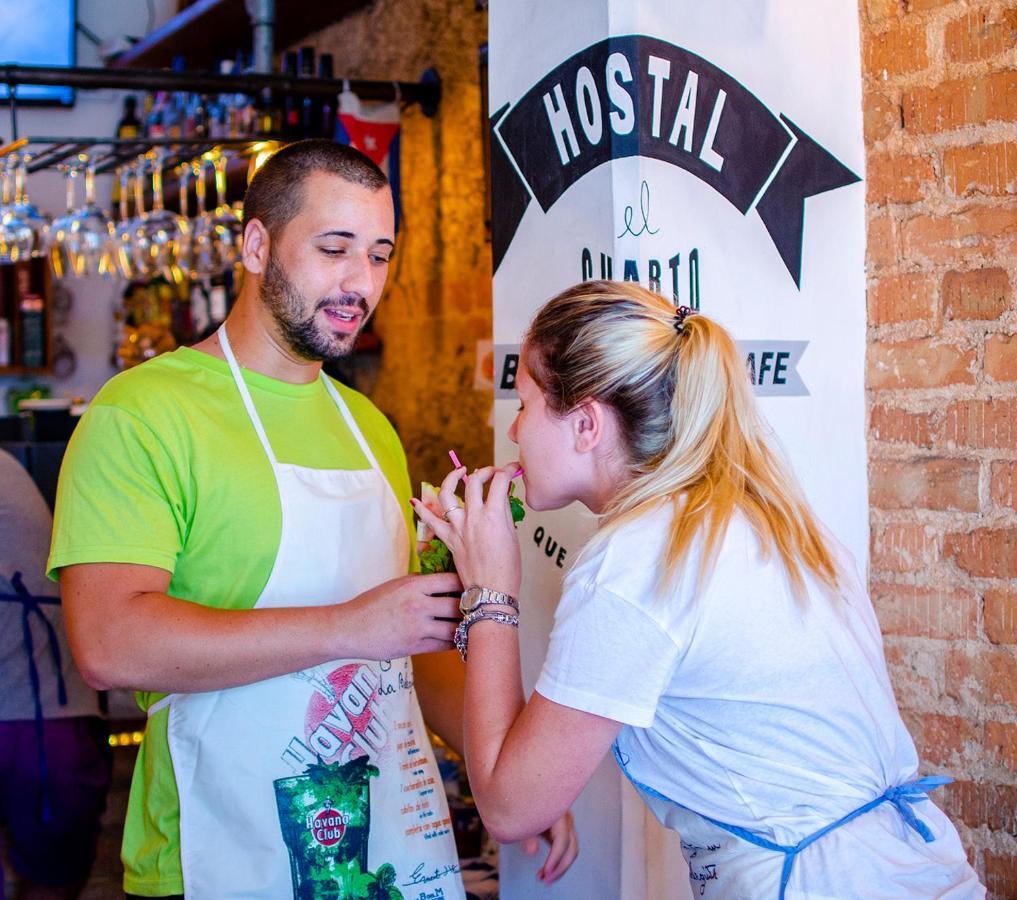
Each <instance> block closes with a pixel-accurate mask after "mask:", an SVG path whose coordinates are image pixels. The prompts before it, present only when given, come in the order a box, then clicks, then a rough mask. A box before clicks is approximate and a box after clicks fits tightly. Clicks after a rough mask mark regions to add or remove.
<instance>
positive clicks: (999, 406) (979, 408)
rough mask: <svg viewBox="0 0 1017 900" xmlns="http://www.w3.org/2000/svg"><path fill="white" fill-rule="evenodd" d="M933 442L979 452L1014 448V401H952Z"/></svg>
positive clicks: (1016, 438) (1016, 437) (1016, 433)
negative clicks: (969, 448) (973, 449)
mask: <svg viewBox="0 0 1017 900" xmlns="http://www.w3.org/2000/svg"><path fill="white" fill-rule="evenodd" d="M934 437H935V438H936V443H940V442H943V443H945V444H946V446H948V447H951V446H958V447H972V448H975V449H979V450H985V449H989V448H996V449H1002V450H1012V449H1013V448H1014V447H1017V399H1014V398H1001V399H994V400H956V401H954V402H953V403H951V404H949V405H948V406H947V408H946V415H945V416H944V417H943V421H942V425H941V427H940V433H939V434H938V435H935V436H934Z"/></svg>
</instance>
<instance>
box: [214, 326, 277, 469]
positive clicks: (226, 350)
mask: <svg viewBox="0 0 1017 900" xmlns="http://www.w3.org/2000/svg"><path fill="white" fill-rule="evenodd" d="M218 334H219V343H220V344H222V352H223V355H224V356H225V357H226V362H227V363H228V364H229V367H230V373H231V374H232V375H233V380H234V381H235V382H236V384H237V390H238V391H240V397H241V399H242V400H243V401H244V407H245V408H246V409H247V416H248V418H249V419H250V420H251V424H252V425H253V426H254V430H255V431H256V432H257V433H258V440H259V441H261V446H262V447H263V448H264V450H265V455H266V456H267V457H268V461H269V462H270V463H271V464H272V468H273V469H276V468H278V466H279V461H278V460H277V459H276V458H275V453H274V452H273V451H272V445H271V444H270V443H269V442H268V435H267V434H265V428H264V426H263V425H262V424H261V416H259V415H258V411H257V410H256V409H255V408H254V401H253V400H252V399H251V392H250V391H249V390H248V389H247V382H245V381H244V376H243V375H242V374H241V373H240V364H239V363H238V362H237V358H236V356H235V355H234V353H233V347H231V346H230V339H229V337H227V335H226V324H225V323H223V324H222V325H220V326H219V332H218Z"/></svg>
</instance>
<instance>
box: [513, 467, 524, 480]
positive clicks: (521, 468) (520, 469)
mask: <svg viewBox="0 0 1017 900" xmlns="http://www.w3.org/2000/svg"><path fill="white" fill-rule="evenodd" d="M522 474H523V467H522V466H520V467H519V468H518V469H516V471H515V474H514V475H513V476H512V477H513V478H518V477H519V476H520V475H522Z"/></svg>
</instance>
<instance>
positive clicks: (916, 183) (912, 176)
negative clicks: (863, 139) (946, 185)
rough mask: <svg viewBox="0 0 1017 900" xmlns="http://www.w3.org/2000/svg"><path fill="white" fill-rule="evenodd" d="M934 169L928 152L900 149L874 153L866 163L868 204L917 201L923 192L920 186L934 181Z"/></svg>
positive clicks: (923, 194)
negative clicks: (908, 152) (903, 152)
mask: <svg viewBox="0 0 1017 900" xmlns="http://www.w3.org/2000/svg"><path fill="white" fill-rule="evenodd" d="M935 179H936V173H935V170H934V169H933V165H932V159H931V158H930V157H928V156H903V155H901V154H899V153H881V154H873V155H870V156H869V158H868V162H867V165H866V180H867V186H866V197H867V199H868V202H869V203H870V204H876V205H879V206H882V205H883V204H885V203H916V202H917V201H919V200H921V199H922V198H923V197H924V196H925V191H924V190H923V186H924V185H926V184H929V183H934V182H935Z"/></svg>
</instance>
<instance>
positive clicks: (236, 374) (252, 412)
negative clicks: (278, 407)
mask: <svg viewBox="0 0 1017 900" xmlns="http://www.w3.org/2000/svg"><path fill="white" fill-rule="evenodd" d="M218 335H219V343H220V344H222V352H223V355H224V356H225V357H226V362H227V363H228V364H229V367H230V373H231V374H232V375H233V380H234V381H235V382H236V385H237V390H239V391H240V396H241V398H242V399H243V401H244V407H245V408H246V409H247V415H248V418H250V420H251V424H252V425H253V426H254V430H255V431H256V432H257V433H258V440H259V441H261V446H262V448H264V450H265V455H266V456H267V457H268V461H269V462H270V463H271V464H272V468H273V469H277V468H278V467H279V461H278V460H277V459H276V456H275V453H274V452H273V450H272V445H271V444H270V443H269V441H268V435H267V434H266V433H265V427H264V426H263V425H262V424H261V416H259V415H258V410H257V409H255V407H254V401H253V400H252V399H251V392H250V391H249V390H248V389H247V382H245V381H244V376H243V375H242V374H241V372H240V364H239V363H238V362H237V357H236V354H234V352H233V347H232V346H231V345H230V339H229V337H228V336H227V334H226V324H225V323H223V324H222V325H220V326H219V331H218ZM319 375H320V377H321V380H322V382H323V383H324V385H325V389H326V390H327V391H328V393H329V395H330V396H331V397H332V400H333V401H334V403H335V405H336V406H337V407H338V409H339V412H340V413H341V414H342V417H343V419H344V420H345V422H346V425H347V427H348V428H349V429H350V431H351V432H352V434H353V437H354V439H355V440H356V442H357V445H358V446H359V447H360V449H361V451H362V452H363V454H364V456H365V457H367V462H368V463H369V464H370V466H371V468H372V469H374V471H375V472H377V473H378V474H382V471H381V467H380V466H379V465H378V460H377V459H376V458H375V456H374V453H373V452H371V448H370V447H369V446H368V443H367V440H366V439H365V438H364V435H363V432H361V430H360V428H359V426H358V425H357V422H356V420H355V419H354V418H353V414H352V413H351V412H350V409H349V407H348V406H347V405H346V401H345V400H343V398H342V395H341V394H340V393H339V391H337V390H336V387H335V385H334V384H332V379H331V378H329V377H328V376H327V375H326V374H325V370H324V369H322V370H321V372H320V373H319Z"/></svg>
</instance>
